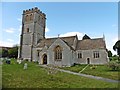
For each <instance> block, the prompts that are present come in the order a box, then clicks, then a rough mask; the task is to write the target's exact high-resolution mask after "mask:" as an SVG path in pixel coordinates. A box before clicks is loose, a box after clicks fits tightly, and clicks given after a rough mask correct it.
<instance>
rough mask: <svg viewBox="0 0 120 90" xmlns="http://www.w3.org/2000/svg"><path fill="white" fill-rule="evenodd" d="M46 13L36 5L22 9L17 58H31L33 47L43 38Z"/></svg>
mask: <svg viewBox="0 0 120 90" xmlns="http://www.w3.org/2000/svg"><path fill="white" fill-rule="evenodd" d="M45 21H46V15H45V14H44V13H42V12H41V11H40V10H39V9H38V8H37V7H35V8H32V9H29V10H24V11H23V14H22V32H21V37H20V50H19V58H20V59H28V60H32V54H33V48H34V47H36V45H37V43H38V41H39V40H41V39H44V38H45V23H46V22H45Z"/></svg>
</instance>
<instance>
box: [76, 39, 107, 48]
mask: <svg viewBox="0 0 120 90" xmlns="http://www.w3.org/2000/svg"><path fill="white" fill-rule="evenodd" d="M76 49H77V50H89V49H106V45H105V41H104V40H103V38H96V39H85V40H78V44H77V48H76Z"/></svg>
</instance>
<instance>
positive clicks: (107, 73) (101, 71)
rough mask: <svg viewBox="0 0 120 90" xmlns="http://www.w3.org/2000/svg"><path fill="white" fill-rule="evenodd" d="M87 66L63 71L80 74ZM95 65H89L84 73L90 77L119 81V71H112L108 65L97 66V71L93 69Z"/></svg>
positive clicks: (78, 66) (68, 68)
mask: <svg viewBox="0 0 120 90" xmlns="http://www.w3.org/2000/svg"><path fill="white" fill-rule="evenodd" d="M85 66H86V65H81V64H78V65H75V66H72V67H64V68H62V69H65V70H70V71H73V72H79V71H81V70H82V69H83V68H84V67H85ZM92 66H93V65H89V66H88V67H87V68H86V69H85V70H84V71H83V72H82V73H84V74H88V75H94V76H100V77H104V78H109V79H114V80H119V79H120V77H119V72H120V70H118V71H112V70H111V69H110V68H108V67H107V65H95V67H96V68H95V69H91V67H92Z"/></svg>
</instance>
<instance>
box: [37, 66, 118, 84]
mask: <svg viewBox="0 0 120 90" xmlns="http://www.w3.org/2000/svg"><path fill="white" fill-rule="evenodd" d="M39 66H41V67H47V66H46V65H39ZM56 69H57V70H59V71H61V72H66V73H70V74H74V75H78V76H83V77H87V78H93V79H97V80H103V81H106V82H113V83H120V81H118V80H112V79H108V78H103V77H98V76H93V75H86V74H81V73H76V72H72V71H68V70H63V69H58V68H56Z"/></svg>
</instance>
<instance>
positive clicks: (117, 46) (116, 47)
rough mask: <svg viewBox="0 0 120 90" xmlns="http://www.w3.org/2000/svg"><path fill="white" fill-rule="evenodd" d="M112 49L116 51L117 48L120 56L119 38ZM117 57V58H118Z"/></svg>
mask: <svg viewBox="0 0 120 90" xmlns="http://www.w3.org/2000/svg"><path fill="white" fill-rule="evenodd" d="M113 50H114V51H116V50H117V54H118V55H119V58H120V40H118V41H117V42H116V43H115V45H114V46H113ZM119 58H118V60H120V59H119Z"/></svg>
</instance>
